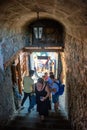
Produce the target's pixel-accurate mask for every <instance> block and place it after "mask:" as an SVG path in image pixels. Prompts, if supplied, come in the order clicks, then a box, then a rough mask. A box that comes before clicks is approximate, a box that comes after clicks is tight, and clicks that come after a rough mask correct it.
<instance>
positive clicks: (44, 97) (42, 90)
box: [35, 78, 50, 120]
mask: <svg viewBox="0 0 87 130" xmlns="http://www.w3.org/2000/svg"><path fill="white" fill-rule="evenodd" d="M35 92H36V103H37V111H38V112H39V115H40V117H41V120H44V119H45V117H46V116H48V110H49V94H50V91H49V89H48V86H46V85H45V82H44V80H43V79H42V78H39V79H38V81H37V83H36V87H35Z"/></svg>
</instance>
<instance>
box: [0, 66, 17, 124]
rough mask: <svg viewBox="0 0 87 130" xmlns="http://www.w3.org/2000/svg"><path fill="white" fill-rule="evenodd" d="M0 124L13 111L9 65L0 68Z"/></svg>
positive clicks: (7, 118)
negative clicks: (5, 67)
mask: <svg viewBox="0 0 87 130" xmlns="http://www.w3.org/2000/svg"><path fill="white" fill-rule="evenodd" d="M0 79H1V80H0V125H3V123H4V121H7V120H9V119H10V118H11V116H12V114H13V113H14V111H15V106H14V98H13V89H12V81H11V72H10V67H8V68H7V69H6V70H5V72H4V73H3V71H2V70H1V69H0Z"/></svg>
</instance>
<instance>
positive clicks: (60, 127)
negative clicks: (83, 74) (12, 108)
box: [0, 100, 72, 130]
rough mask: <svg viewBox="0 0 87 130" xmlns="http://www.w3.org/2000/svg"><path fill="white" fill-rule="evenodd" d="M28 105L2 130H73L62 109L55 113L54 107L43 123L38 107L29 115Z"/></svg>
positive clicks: (26, 103) (1, 129) (0, 129)
mask: <svg viewBox="0 0 87 130" xmlns="http://www.w3.org/2000/svg"><path fill="white" fill-rule="evenodd" d="M28 105H29V102H28V100H27V101H26V102H25V104H24V107H25V108H24V109H22V110H19V111H18V112H17V113H15V115H14V118H13V119H12V120H11V121H10V122H9V123H8V124H7V125H6V126H4V127H2V128H0V130H12V129H15V130H72V128H71V123H70V121H69V120H68V119H67V117H66V116H65V114H64V111H63V110H61V109H60V110H58V112H56V113H55V112H54V110H53V105H52V110H51V111H50V112H49V116H48V117H47V118H46V119H45V121H41V120H40V117H39V115H38V112H37V111H36V106H35V107H34V109H33V110H32V111H31V113H28Z"/></svg>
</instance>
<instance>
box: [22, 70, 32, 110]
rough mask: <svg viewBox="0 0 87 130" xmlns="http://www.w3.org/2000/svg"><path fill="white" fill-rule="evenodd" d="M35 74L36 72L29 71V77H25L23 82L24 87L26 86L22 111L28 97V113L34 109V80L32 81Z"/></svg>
mask: <svg viewBox="0 0 87 130" xmlns="http://www.w3.org/2000/svg"><path fill="white" fill-rule="evenodd" d="M33 74H34V70H30V71H29V76H25V77H24V80H23V86H24V97H23V99H22V102H21V109H23V108H24V107H23V104H24V102H25V101H26V99H27V97H29V108H28V112H30V111H31V109H32V108H33V105H32V102H31V98H32V92H33V91H34V80H33V79H32V76H33Z"/></svg>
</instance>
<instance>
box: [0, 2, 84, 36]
mask: <svg viewBox="0 0 87 130" xmlns="http://www.w3.org/2000/svg"><path fill="white" fill-rule="evenodd" d="M37 11H38V12H39V16H40V18H43V17H44V18H52V19H55V20H57V21H59V22H60V23H61V24H63V25H64V26H65V28H66V29H67V30H68V32H72V34H75V31H76V30H79V32H80V34H81V32H82V34H84V37H85V38H86V31H87V0H3V1H2V0H0V25H1V27H2V24H3V26H6V27H10V28H17V29H18V28H22V27H23V26H24V25H26V23H27V22H31V21H33V20H34V19H35V18H37V14H36V12H37ZM77 32H78V31H77Z"/></svg>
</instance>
